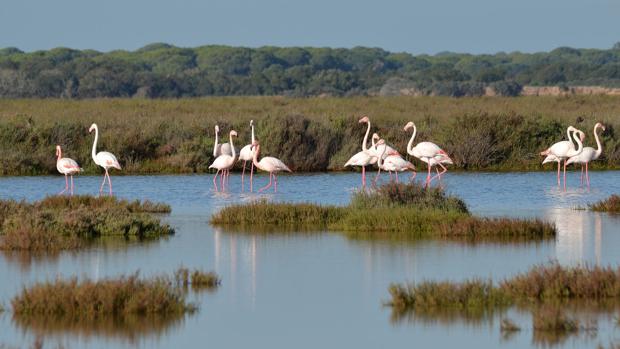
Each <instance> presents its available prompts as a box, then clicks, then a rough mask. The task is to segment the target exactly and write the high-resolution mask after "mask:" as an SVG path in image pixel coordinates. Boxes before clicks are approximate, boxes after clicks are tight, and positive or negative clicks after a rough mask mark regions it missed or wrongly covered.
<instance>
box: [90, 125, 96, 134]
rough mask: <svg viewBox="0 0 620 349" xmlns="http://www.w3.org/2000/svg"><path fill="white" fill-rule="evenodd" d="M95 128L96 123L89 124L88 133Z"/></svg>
mask: <svg viewBox="0 0 620 349" xmlns="http://www.w3.org/2000/svg"><path fill="white" fill-rule="evenodd" d="M96 129H97V124H92V125H90V128H89V129H88V132H89V133H90V132H93V130H96Z"/></svg>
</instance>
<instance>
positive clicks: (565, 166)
mask: <svg viewBox="0 0 620 349" xmlns="http://www.w3.org/2000/svg"><path fill="white" fill-rule="evenodd" d="M566 160H567V159H564V191H566Z"/></svg>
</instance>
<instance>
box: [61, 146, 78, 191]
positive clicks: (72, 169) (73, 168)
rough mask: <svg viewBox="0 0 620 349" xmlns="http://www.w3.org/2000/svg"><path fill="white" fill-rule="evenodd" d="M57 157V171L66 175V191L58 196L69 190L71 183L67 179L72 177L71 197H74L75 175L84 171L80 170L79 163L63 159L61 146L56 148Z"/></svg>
mask: <svg viewBox="0 0 620 349" xmlns="http://www.w3.org/2000/svg"><path fill="white" fill-rule="evenodd" d="M56 156H57V159H56V169H57V170H58V172H60V173H61V174H64V175H65V189H64V190H63V191H61V192H60V193H58V195H60V194H62V193H64V192H66V191H67V190H69V181H68V179H67V176H70V177H71V195H73V175H74V174H75V173H79V172H80V171H82V169H81V168H80V166H79V165H78V163H77V162H75V160H73V159H71V158H63V157H62V149H60V146H59V145H57V146H56Z"/></svg>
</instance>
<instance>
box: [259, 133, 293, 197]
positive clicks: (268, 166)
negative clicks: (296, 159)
mask: <svg viewBox="0 0 620 349" xmlns="http://www.w3.org/2000/svg"><path fill="white" fill-rule="evenodd" d="M253 145H254V158H253V159H252V162H253V163H254V166H256V168H258V169H259V170H261V171H265V172H269V184H267V185H266V186H264V187H262V188H260V189H259V190H258V192H259V193H260V192H262V191H263V190H265V189H269V188H270V187H271V185H272V179H273V183H275V186H274V189H273V190H274V192H277V191H278V178H277V173H278V172H281V171H288V172H293V171H291V169H290V168H288V166H286V165H285V164H284V162H282V160H280V159H277V158H274V157H273V156H265V157H263V158H262V159H260V161H258V155H259V153H260V143H259V142H258V141H254V144H253Z"/></svg>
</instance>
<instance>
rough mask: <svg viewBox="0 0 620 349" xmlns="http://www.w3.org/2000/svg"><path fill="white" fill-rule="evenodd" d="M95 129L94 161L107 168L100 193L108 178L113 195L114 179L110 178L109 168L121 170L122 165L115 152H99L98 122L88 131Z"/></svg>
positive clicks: (92, 153)
mask: <svg viewBox="0 0 620 349" xmlns="http://www.w3.org/2000/svg"><path fill="white" fill-rule="evenodd" d="M93 130H94V131H95V140H94V142H93V149H92V152H91V155H92V157H93V161H95V164H97V165H99V166H101V167H103V169H104V170H105V174H104V175H103V182H102V183H101V187H99V195H101V194H102V193H103V186H104V185H105V181H106V179H107V180H108V187H109V188H110V195H112V180H111V179H110V174H109V173H108V169H110V168H115V169H118V170H120V169H121V165H120V164H119V163H118V160H117V159H116V156H114V154H112V153H110V152H107V151H100V152H98V153H97V141H98V140H99V127H97V124H92V125H90V128H89V129H88V132H89V133H90V132H93Z"/></svg>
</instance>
